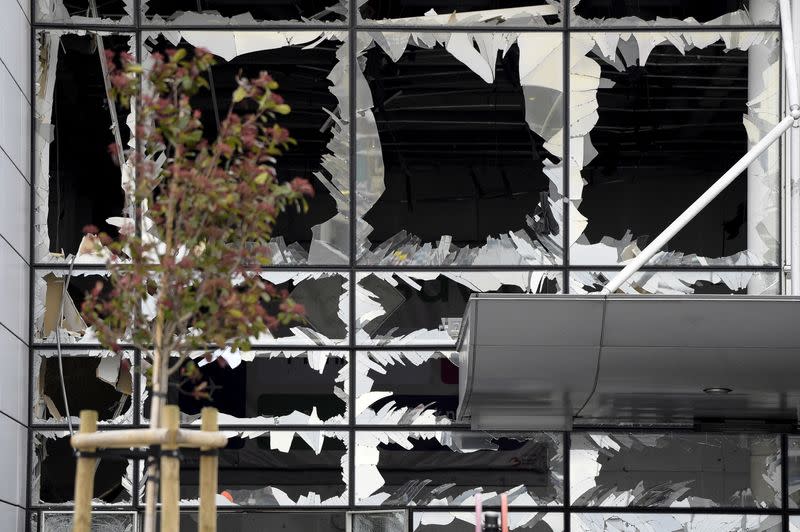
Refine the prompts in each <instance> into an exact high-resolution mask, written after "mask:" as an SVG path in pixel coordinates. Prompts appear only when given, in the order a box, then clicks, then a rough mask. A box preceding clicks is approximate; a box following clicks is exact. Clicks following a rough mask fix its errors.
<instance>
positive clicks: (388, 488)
mask: <svg viewBox="0 0 800 532" xmlns="http://www.w3.org/2000/svg"><path fill="white" fill-rule="evenodd" d="M355 460H356V464H355V466H356V483H355V495H356V502H358V503H359V504H366V505H378V504H380V505H383V504H385V505H414V506H433V505H443V504H446V505H453V506H469V505H474V504H475V496H476V494H480V496H481V498H482V500H483V504H484V505H487V506H490V505H494V506H499V505H500V494H502V493H506V494H507V495H508V503H509V505H512V506H514V505H547V504H556V503H558V502H559V501H560V500H561V494H562V492H563V484H562V480H563V450H562V437H561V435H560V434H547V433H497V434H489V433H484V432H396V431H384V432H358V433H357V434H356V455H355Z"/></svg>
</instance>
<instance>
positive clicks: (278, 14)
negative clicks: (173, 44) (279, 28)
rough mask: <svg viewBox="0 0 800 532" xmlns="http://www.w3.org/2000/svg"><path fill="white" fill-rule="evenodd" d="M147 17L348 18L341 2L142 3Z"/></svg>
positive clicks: (176, 0)
mask: <svg viewBox="0 0 800 532" xmlns="http://www.w3.org/2000/svg"><path fill="white" fill-rule="evenodd" d="M141 1H142V10H143V11H144V14H145V16H148V17H155V16H158V17H161V18H163V19H166V20H168V21H174V22H179V23H182V24H191V23H195V24H203V23H205V24H208V23H209V22H212V23H213V22H215V21H218V20H219V19H218V18H216V17H215V15H216V16H217V17H225V18H228V19H230V22H236V23H238V24H247V23H253V22H256V21H262V20H263V21H279V20H292V21H299V20H302V21H305V22H337V21H341V20H343V19H344V18H345V16H346V14H347V7H346V4H345V3H344V2H343V1H341V0H270V1H268V2H253V1H252V0H199V1H198V0H141Z"/></svg>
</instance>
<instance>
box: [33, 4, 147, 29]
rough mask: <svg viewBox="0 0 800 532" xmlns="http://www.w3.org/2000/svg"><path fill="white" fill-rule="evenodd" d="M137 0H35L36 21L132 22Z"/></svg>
mask: <svg viewBox="0 0 800 532" xmlns="http://www.w3.org/2000/svg"><path fill="white" fill-rule="evenodd" d="M134 1H135V0H33V12H34V17H35V20H36V22H59V23H69V24H75V25H83V24H115V23H116V24H132V23H133V11H134V9H133V6H134Z"/></svg>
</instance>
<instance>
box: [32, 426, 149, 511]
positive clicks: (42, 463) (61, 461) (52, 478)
mask: <svg viewBox="0 0 800 532" xmlns="http://www.w3.org/2000/svg"><path fill="white" fill-rule="evenodd" d="M51 434H52V435H51ZM34 446H35V447H34V456H33V461H34V463H33V471H34V477H33V479H32V481H33V483H34V486H33V487H34V490H35V491H34V492H33V502H34V503H35V504H64V503H70V502H72V500H73V497H74V495H75V458H74V456H73V449H72V447H71V446H70V443H69V433H67V432H58V433H37V434H34ZM97 463H98V466H97V471H96V473H95V477H94V493H93V498H94V499H96V500H97V501H99V504H124V503H130V500H131V491H130V490H131V485H132V483H131V478H130V477H131V475H132V473H133V465H132V464H133V462H129V461H127V460H125V459H124V458H122V457H118V456H110V457H103V458H101V459H99V460H98V462H97Z"/></svg>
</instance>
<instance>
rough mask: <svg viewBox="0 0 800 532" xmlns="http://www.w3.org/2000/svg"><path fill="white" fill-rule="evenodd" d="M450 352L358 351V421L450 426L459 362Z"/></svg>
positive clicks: (456, 391) (455, 397)
mask: <svg viewBox="0 0 800 532" xmlns="http://www.w3.org/2000/svg"><path fill="white" fill-rule="evenodd" d="M456 355H457V354H456V353H450V352H439V351H434V352H425V351H412V352H398V351H360V352H358V353H357V355H356V357H357V358H356V364H357V365H356V371H357V372H358V375H357V377H356V404H357V405H358V409H359V411H358V412H357V416H358V417H357V419H356V421H357V422H359V423H365V424H369V423H373V424H384V425H388V424H392V423H396V424H398V425H412V424H425V425H433V424H449V423H451V422H452V420H454V419H455V416H456V410H457V408H458V371H459V368H458V365H457V364H458V357H457V356H456Z"/></svg>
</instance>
